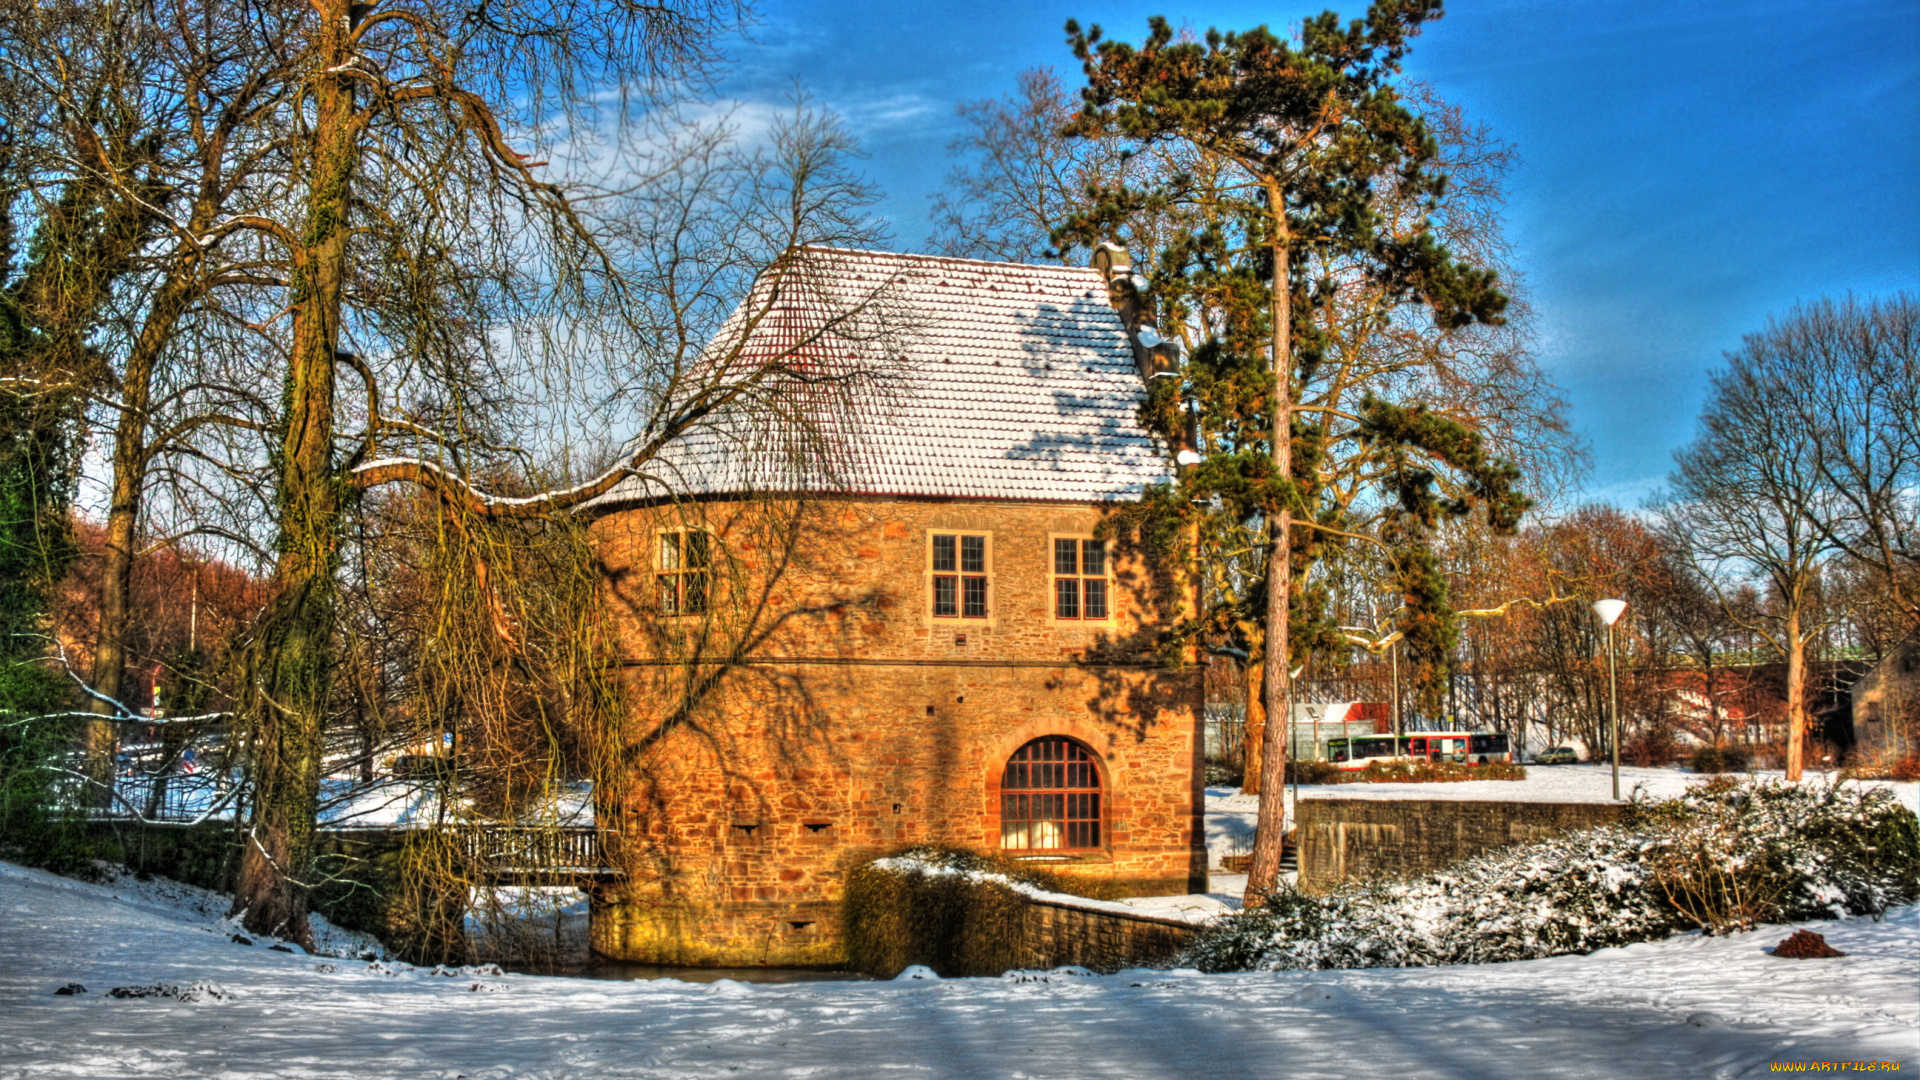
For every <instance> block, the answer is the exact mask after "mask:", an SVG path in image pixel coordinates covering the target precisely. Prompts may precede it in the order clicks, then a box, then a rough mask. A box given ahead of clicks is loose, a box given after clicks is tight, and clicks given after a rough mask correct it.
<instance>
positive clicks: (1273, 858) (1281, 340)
mask: <svg viewBox="0 0 1920 1080" xmlns="http://www.w3.org/2000/svg"><path fill="white" fill-rule="evenodd" d="M1269 198H1270V199H1272V207H1273V211H1272V212H1273V214H1274V216H1275V217H1276V218H1277V219H1278V220H1277V221H1276V222H1275V224H1274V228H1275V235H1274V237H1273V239H1272V241H1271V242H1270V243H1271V247H1272V250H1273V476H1274V480H1275V482H1277V483H1280V484H1288V483H1290V482H1291V480H1292V478H1293V358H1292V333H1293V328H1292V327H1293V324H1292V320H1291V317H1290V316H1291V313H1290V311H1289V310H1288V305H1289V302H1290V300H1291V296H1290V295H1289V292H1288V284H1287V240H1288V237H1287V236H1286V235H1285V231H1284V230H1285V228H1286V217H1285V215H1286V201H1285V199H1284V198H1283V193H1282V192H1280V191H1278V190H1270V192H1269ZM1292 533H1293V508H1292V507H1291V506H1290V505H1285V504H1283V505H1281V506H1280V507H1278V508H1277V509H1276V511H1275V513H1274V515H1273V521H1272V522H1271V524H1270V525H1269V535H1268V541H1269V547H1268V554H1267V629H1266V656H1265V668H1266V670H1265V673H1264V676H1263V682H1264V683H1265V685H1264V686H1263V687H1262V690H1263V695H1262V696H1263V699H1264V704H1265V706H1266V713H1267V724H1266V725H1265V730H1264V731H1263V732H1261V740H1260V746H1261V752H1260V776H1261V778H1262V780H1263V781H1264V780H1266V779H1271V780H1273V781H1274V783H1272V784H1265V783H1263V785H1262V786H1263V788H1271V789H1272V790H1270V791H1264V792H1263V794H1262V796H1261V799H1260V817H1259V824H1258V825H1257V826H1256V831H1255V833H1254V842H1253V860H1252V863H1251V865H1250V866H1249V867H1248V869H1247V891H1246V903H1247V905H1248V906H1252V905H1253V904H1255V903H1258V902H1259V901H1260V899H1261V898H1262V897H1264V896H1265V895H1266V894H1267V893H1269V892H1272V891H1273V888H1274V886H1275V885H1276V884H1278V883H1279V880H1280V856H1281V854H1282V849H1283V847H1284V845H1285V841H1286V794H1285V788H1284V786H1283V785H1284V782H1285V778H1286V775H1287V739H1286V735H1287V731H1288V729H1289V728H1290V727H1291V726H1292V723H1293V686H1292V681H1291V673H1290V672H1289V670H1288V665H1289V663H1290V662H1291V660H1292V652H1293V650H1292V649H1291V648H1290V643H1289V641H1288V618H1287V616H1288V604H1289V602H1290V601H1291V599H1292V597H1293V551H1292V543H1291V541H1292Z"/></svg>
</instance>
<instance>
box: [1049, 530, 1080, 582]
mask: <svg viewBox="0 0 1920 1080" xmlns="http://www.w3.org/2000/svg"><path fill="white" fill-rule="evenodd" d="M1053 572H1054V573H1056V574H1077V573H1079V572H1080V541H1078V540H1069V539H1066V538H1064V537H1059V538H1056V539H1055V540H1054V541H1053Z"/></svg>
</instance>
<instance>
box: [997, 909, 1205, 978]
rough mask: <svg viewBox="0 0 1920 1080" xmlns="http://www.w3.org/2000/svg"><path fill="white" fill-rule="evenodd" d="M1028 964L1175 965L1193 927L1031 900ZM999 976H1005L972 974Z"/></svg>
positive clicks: (1107, 968)
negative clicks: (1176, 958) (1175, 960)
mask: <svg viewBox="0 0 1920 1080" xmlns="http://www.w3.org/2000/svg"><path fill="white" fill-rule="evenodd" d="M1021 922H1022V927H1021V928H1022V931H1023V932H1024V940H1023V941H1022V943H1021V948H1022V951H1023V952H1024V953H1025V955H1026V960H1025V963H1026V966H1027V967H1029V968H1033V969H1037V970H1045V969H1047V968H1055V967H1060V966H1061V965H1063V964H1078V965H1079V966H1081V967H1084V968H1090V969H1092V970H1094V971H1100V972H1112V971H1118V970H1120V969H1122V968H1129V967H1153V966H1155V965H1164V964H1169V963H1171V962H1172V961H1173V960H1174V958H1175V957H1177V956H1179V955H1180V953H1181V950H1183V949H1185V948H1186V947H1187V943H1188V942H1190V941H1191V940H1193V926H1192V925H1191V924H1189V923H1184V922H1177V921H1175V920H1172V919H1156V918H1153V917H1151V916H1147V915H1122V914H1119V913H1118V912H1107V911H1093V910H1089V909H1087V908H1078V907H1067V906H1065V905H1062V904H1050V903H1047V902H1045V901H1041V900H1034V901H1029V902H1028V904H1027V908H1026V912H1025V917H1024V918H1023V919H1022V920H1021ZM968 974H980V975H997V974H999V972H969V973H968Z"/></svg>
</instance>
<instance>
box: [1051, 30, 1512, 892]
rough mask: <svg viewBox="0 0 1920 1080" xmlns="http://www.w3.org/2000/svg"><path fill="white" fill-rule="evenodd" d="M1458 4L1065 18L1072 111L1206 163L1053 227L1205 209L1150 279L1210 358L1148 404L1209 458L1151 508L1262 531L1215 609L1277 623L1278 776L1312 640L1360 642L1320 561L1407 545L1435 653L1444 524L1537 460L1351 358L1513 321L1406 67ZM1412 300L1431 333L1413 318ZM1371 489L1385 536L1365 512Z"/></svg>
mask: <svg viewBox="0 0 1920 1080" xmlns="http://www.w3.org/2000/svg"><path fill="white" fill-rule="evenodd" d="M1440 11H1441V5H1440V3H1439V2H1438V0H1381V2H1378V3H1375V4H1374V5H1373V6H1372V7H1371V8H1370V10H1369V11H1368V14H1367V16H1366V17H1365V18H1363V19H1356V20H1353V21H1351V22H1349V23H1346V24H1344V25H1343V24H1342V23H1341V21H1340V19H1339V17H1338V16H1337V15H1335V14H1334V13H1333V12H1330V11H1329V12H1324V13H1322V14H1321V15H1319V16H1316V17H1314V18H1311V19H1308V20H1306V22H1305V23H1304V24H1303V25H1302V28H1301V34H1300V41H1299V44H1298V45H1295V44H1292V43H1289V42H1287V41H1284V40H1282V39H1280V38H1278V37H1276V36H1275V35H1274V34H1272V33H1271V32H1270V31H1268V30H1267V29H1266V28H1265V27H1256V28H1255V29H1253V30H1250V31H1246V32H1242V33H1231V32H1227V33H1223V32H1220V31H1217V30H1209V31H1208V32H1207V34H1206V36H1205V38H1204V40H1186V39H1180V38H1176V35H1175V34H1174V32H1173V30H1172V28H1171V27H1170V26H1169V25H1168V23H1167V22H1166V20H1165V19H1162V18H1155V19H1153V20H1151V21H1150V30H1149V33H1148V36H1147V38H1146V40H1145V41H1144V42H1143V43H1142V44H1141V45H1140V46H1138V47H1135V46H1133V45H1129V44H1126V43H1124V42H1117V41H1108V40H1103V39H1102V35H1101V31H1100V29H1099V28H1098V27H1092V28H1090V29H1088V30H1086V31H1084V32H1083V31H1081V29H1080V28H1079V26H1078V25H1077V24H1075V23H1072V22H1070V23H1068V24H1067V32H1068V34H1069V40H1070V42H1071V44H1072V46H1073V49H1074V51H1075V53H1076V55H1077V56H1078V57H1079V58H1080V59H1081V61H1082V64H1083V69H1084V71H1085V73H1086V79H1087V85H1086V87H1085V88H1084V90H1083V91H1082V97H1083V100H1084V105H1083V107H1082V109H1081V111H1080V113H1079V115H1078V116H1077V117H1076V118H1075V120H1074V121H1073V122H1072V123H1071V124H1070V125H1069V127H1068V133H1069V134H1070V135H1080V136H1095V135H1097V136H1102V137H1109V138H1111V137H1114V136H1119V137H1123V138H1128V139H1132V140H1136V141H1138V142H1139V143H1140V144H1142V145H1143V146H1147V145H1165V144H1173V145H1175V146H1177V147H1178V148H1179V149H1178V152H1177V154H1176V157H1177V158H1180V159H1182V160H1189V161H1191V162H1192V163H1193V168H1192V169H1190V170H1188V171H1183V172H1180V173H1178V174H1176V175H1171V176H1165V177H1161V178H1158V180H1157V182H1155V183H1153V184H1151V185H1148V186H1144V187H1124V186H1119V187H1112V188H1106V189H1101V190H1094V191H1091V192H1090V194H1091V195H1092V196H1093V202H1092V205H1091V206H1090V207H1089V208H1088V209H1087V210H1085V211H1084V212H1082V213H1080V214H1077V215H1075V217H1074V218H1073V219H1072V220H1071V221H1069V223H1068V224H1067V225H1066V226H1065V227H1063V228H1062V229H1061V230H1060V231H1059V233H1058V234H1057V236H1056V242H1058V243H1061V244H1063V245H1064V244H1068V243H1076V244H1086V245H1091V244H1093V243H1096V242H1099V241H1101V240H1110V241H1121V242H1124V241H1125V240H1126V239H1127V233H1128V229H1129V224H1130V222H1132V221H1134V220H1136V219H1138V218H1140V217H1143V216H1150V217H1155V218H1157V219H1160V231H1161V235H1163V236H1165V235H1168V231H1167V230H1166V229H1165V220H1164V219H1165V218H1167V217H1168V216H1173V217H1175V218H1177V219H1180V220H1182V221H1184V223H1185V227H1184V228H1182V229H1178V230H1173V231H1172V235H1173V236H1174V237H1175V239H1173V240H1172V241H1170V242H1168V243H1166V244H1165V246H1163V247H1162V248H1161V249H1160V250H1159V252H1158V255H1157V260H1156V262H1155V264H1154V265H1153V266H1152V267H1151V268H1150V270H1149V278H1148V290H1149V299H1150V301H1151V302H1152V303H1153V304H1155V305H1156V306H1157V307H1158V309H1159V314H1160V317H1161V319H1162V321H1163V323H1166V324H1168V325H1172V326H1178V327H1180V328H1181V329H1182V336H1185V337H1187V338H1189V340H1190V343H1191V345H1192V358H1191V361H1190V362H1189V363H1188V364H1187V365H1186V368H1185V370H1184V371H1183V377H1182V378H1181V379H1178V380H1175V379H1161V380H1155V384H1156V385H1155V386H1154V387H1153V389H1152V391H1151V394H1150V399H1149V401H1148V403H1147V405H1146V406H1145V407H1144V414H1145V419H1146V420H1147V422H1148V424H1149V425H1150V426H1152V427H1154V428H1155V429H1157V430H1158V431H1160V432H1161V433H1162V434H1163V435H1165V436H1166V437H1167V438H1168V439H1169V441H1170V442H1171V443H1173V444H1174V445H1183V444H1185V443H1187V442H1189V441H1192V442H1195V443H1198V444H1199V445H1196V446H1190V447H1188V448H1189V449H1193V450H1195V451H1196V452H1199V453H1200V461H1199V463H1198V464H1196V465H1194V466H1192V467H1191V468H1188V469H1186V470H1183V473H1182V476H1181V479H1180V482H1179V484H1178V486H1177V488H1174V489H1169V490H1165V491H1162V492H1158V493H1156V495H1155V496H1154V497H1152V498H1150V499H1149V500H1148V503H1147V505H1146V507H1145V508H1144V509H1143V513H1144V514H1145V516H1147V517H1148V518H1152V517H1155V516H1158V517H1160V518H1161V519H1162V521H1163V522H1165V521H1166V520H1168V519H1172V518H1180V519H1187V520H1192V519H1195V518H1199V519H1201V521H1200V524H1201V527H1202V529H1203V530H1208V529H1210V530H1213V531H1215V532H1223V533H1229V534H1233V533H1237V534H1243V535H1250V536H1257V537H1259V538H1260V539H1259V540H1258V541H1257V542H1256V550H1257V551H1259V553H1260V554H1264V559H1260V558H1255V559H1251V560H1243V561H1242V563H1241V565H1240V568H1239V571H1238V576H1239V577H1241V578H1245V577H1247V576H1248V575H1258V576H1260V577H1263V578H1264V581H1263V582H1262V586H1263V587H1262V588H1260V589H1258V590H1257V592H1256V591H1255V590H1252V589H1246V588H1242V589H1241V596H1240V600H1239V603H1238V604H1237V605H1229V606H1227V607H1225V608H1220V609H1216V612H1217V613H1216V616H1215V618H1216V620H1217V621H1219V622H1222V623H1236V624H1238V628H1239V632H1240V633H1241V634H1242V635H1243V636H1244V637H1246V638H1249V639H1252V638H1257V639H1258V641H1259V642H1260V644H1261V645H1262V647H1263V651H1264V657H1263V660H1262V665H1261V671H1260V675H1259V678H1260V681H1261V683H1262V686H1261V689H1260V695H1259V696H1260V698H1261V701H1262V703H1263V704H1264V712H1265V715H1266V716H1268V717H1275V718H1279V723H1277V724H1272V725H1268V726H1266V728H1265V732H1264V737H1263V739H1262V742H1261V747H1260V759H1259V763H1260V766H1261V772H1262V773H1263V774H1264V775H1265V776H1267V777H1272V778H1276V779H1277V778H1278V777H1280V776H1282V775H1283V774H1284V766H1285V755H1286V743H1285V731H1286V723H1285V720H1286V718H1287V717H1288V716H1289V715H1290V713H1291V685H1290V684H1291V677H1292V674H1293V669H1294V668H1295V667H1296V666H1297V664H1296V659H1295V658H1296V656H1298V655H1305V654H1306V653H1308V652H1309V651H1311V650H1313V649H1315V648H1326V647H1331V646H1334V645H1337V644H1343V643H1344V639H1343V638H1342V637H1341V636H1340V633H1339V631H1338V630H1337V629H1336V628H1334V627H1331V626H1329V625H1327V623H1326V622H1325V621H1324V620H1322V619H1320V618H1318V612H1319V611H1320V610H1321V609H1322V607H1323V606H1324V604H1325V599H1326V598H1325V597H1324V595H1321V594H1320V592H1319V590H1317V589H1315V588H1313V587H1312V586H1311V584H1310V582H1309V581H1308V571H1309V570H1310V569H1311V567H1313V566H1314V565H1315V564H1316V563H1317V562H1318V561H1319V560H1322V559H1324V558H1326V557H1327V556H1328V555H1329V554H1330V551H1329V546H1330V545H1338V544H1351V543H1365V544H1374V545H1380V546H1383V547H1384V548H1385V549H1386V551H1385V561H1386V562H1387V563H1388V564H1389V565H1390V566H1391V568H1392V570H1391V573H1392V577H1393V583H1394V586H1395V587H1396V588H1397V589H1398V591H1399V592H1400V593H1401V596H1402V600H1403V604H1404V611H1405V614H1404V616H1403V618H1402V620H1401V631H1400V632H1401V633H1402V634H1404V635H1405V636H1406V637H1407V638H1408V639H1409V640H1410V643H1411V645H1412V647H1413V651H1414V653H1415V654H1416V656H1418V657H1421V658H1423V659H1424V660H1425V661H1426V665H1425V666H1426V668H1427V670H1428V671H1429V673H1431V672H1433V671H1436V670H1438V667H1439V662H1440V661H1441V659H1442V658H1443V657H1444V654H1445V651H1446V649H1447V648H1448V647H1449V645H1450V642H1451V637H1450V635H1451V632H1452V631H1451V618H1450V616H1451V612H1450V611H1449V610H1448V608H1447V605H1446V589H1445V583H1444V579H1443V578H1442V577H1441V575H1440V572H1439V568H1438V561H1437V560H1436V559H1435V558H1434V557H1433V555H1432V553H1431V551H1430V550H1429V544H1428V542H1429V538H1430V537H1431V534H1432V530H1433V528H1434V526H1435V525H1436V523H1437V522H1438V521H1439V520H1441V519H1442V518H1444V517H1448V516H1460V515H1464V514H1466V513H1468V512H1469V511H1471V510H1472V509H1473V508H1474V507H1476V506H1482V507H1485V508H1486V510H1487V511H1488V513H1489V515H1490V516H1491V517H1492V519H1493V521H1494V523H1495V524H1496V525H1500V526H1503V527H1511V526H1512V525H1514V524H1515V523H1517V521H1518V519H1519V516H1520V514H1521V513H1522V512H1523V511H1524V509H1525V507H1526V505H1527V503H1526V500H1525V498H1524V497H1522V496H1521V495H1520V494H1519V492H1518V480H1519V475H1518V470H1517V469H1516V468H1515V467H1513V466H1512V465H1511V464H1509V463H1506V462H1504V461H1500V460H1497V459H1495V458H1493V457H1492V456H1490V455H1489V454H1488V453H1487V452H1486V450H1485V447H1484V445H1483V442H1482V439H1481V437H1480V435H1479V434H1478V432H1476V431H1475V430H1473V428H1472V427H1471V426H1470V425H1469V424H1466V423H1463V422H1461V421H1460V420H1459V419H1456V418H1453V417H1450V416H1448V415H1446V414H1445V413H1443V412H1440V411H1436V410H1433V409H1429V408H1426V407H1423V406H1422V405H1421V404H1420V403H1419V402H1417V401H1415V402H1412V403H1407V402H1404V401H1402V400H1396V398H1397V397H1399V396H1401V395H1404V394H1406V392H1407V391H1409V390H1411V391H1413V392H1414V393H1415V394H1417V393H1418V391H1419V390H1420V380H1419V378H1418V377H1416V376H1407V377H1399V378H1387V379H1381V380H1368V379H1366V378H1359V379H1356V378H1355V376H1356V375H1357V374H1359V373H1362V372H1364V371H1366V370H1367V369H1368V365H1369V363H1370V362H1371V361H1374V360H1377V359H1379V355H1380V353H1381V352H1382V351H1383V350H1384V351H1385V352H1387V353H1396V352H1399V353H1403V354H1404V358H1405V361H1406V362H1405V363H1404V364H1395V363H1393V362H1392V361H1391V360H1389V363H1388V364H1387V365H1386V366H1387V367H1388V368H1390V369H1397V370H1399V371H1401V372H1403V373H1405V372H1408V371H1417V370H1418V369H1419V367H1420V364H1421V362H1422V356H1423V355H1424V354H1426V352H1427V351H1428V350H1429V349H1430V348H1431V347H1432V341H1433V340H1434V337H1433V335H1436V334H1437V335H1438V336H1439V337H1441V338H1444V337H1445V336H1447V335H1450V334H1454V333H1457V332H1460V331H1464V330H1466V329H1468V328H1470V327H1473V326H1475V325H1476V324H1478V325H1495V324H1498V323H1500V322H1501V321H1502V320H1503V318H1504V312H1505V309H1506V306H1507V303H1508V299H1507V296H1506V294H1505V293H1504V292H1503V291H1502V290H1501V289H1500V287H1499V284H1498V282H1497V280H1496V275H1495V274H1494V273H1493V272H1492V271H1491V270H1489V269H1486V268H1484V267H1482V266H1478V265H1475V264H1473V263H1472V262H1469V261H1466V260H1463V259H1459V258H1456V257H1455V256H1454V255H1453V253H1452V252H1451V251H1450V250H1449V248H1448V246H1447V244H1446V243H1445V242H1444V241H1443V240H1442V238H1441V234H1440V232H1439V231H1438V230H1437V229H1436V228H1435V227H1434V222H1433V215H1434V214H1435V212H1436V210H1437V208H1438V207H1439V206H1440V204H1441V201H1442V199H1443V197H1444V195H1445V193H1446V186H1447V177H1446V176H1445V175H1444V173H1443V172H1442V170H1440V169H1439V168H1437V167H1436V158H1437V156H1438V146H1437V144H1436V140H1435V139H1434V137H1433V135H1432V133H1431V132H1430V131H1429V130H1428V126H1427V124H1426V122H1425V121H1424V119H1423V118H1422V117H1421V116H1420V115H1419V114H1417V113H1416V112H1415V111H1414V110H1413V109H1411V108H1410V107H1409V106H1408V104H1407V102H1406V100H1405V98H1404V96H1403V94H1402V92H1401V90H1400V88H1399V87H1398V86H1397V85H1396V83H1395V76H1397V75H1398V74H1399V73H1400V65H1401V61H1402V59H1403V57H1404V56H1405V55H1406V52H1407V49H1408V43H1409V39H1410V38H1411V37H1412V36H1413V35H1415V34H1417V33H1418V32H1419V31H1420V29H1421V27H1422V26H1423V25H1424V23H1425V22H1427V21H1428V20H1430V19H1433V18H1437V17H1438V16H1439V15H1440ZM1416 313H1417V317H1418V318H1419V319H1420V320H1423V321H1424V322H1425V324H1426V325H1425V326H1424V327H1418V328H1417V329H1418V330H1424V331H1427V333H1426V334H1421V333H1418V332H1415V333H1409V332H1408V331H1410V330H1415V329H1416V327H1415V324H1414V322H1413V321H1412V320H1413V319H1414V318H1415V314H1416ZM1196 411H1197V415H1196ZM1362 512H1365V514H1366V516H1367V519H1368V521H1369V522H1370V524H1371V526H1372V529H1371V533H1370V534H1369V535H1363V534H1362V533H1360V532H1357V531H1356V529H1355V523H1356V516H1357V515H1359V514H1361V513H1362ZM1166 531H1168V530H1164V529H1163V530H1162V532H1163V533H1165V532H1166ZM1226 576H1228V577H1234V576H1235V574H1234V573H1231V572H1230V573H1229V574H1228V575H1226ZM1222 628H1223V627H1222V626H1219V625H1216V626H1215V627H1214V628H1213V629H1215V630H1219V629H1222ZM1260 826H1261V827H1260V830H1259V834H1258V840H1257V842H1256V847H1255V851H1254V857H1253V865H1252V868H1251V871H1250V876H1249V879H1248V894H1249V896H1250V897H1257V896H1258V895H1260V894H1263V893H1264V892H1266V891H1267V890H1268V889H1270V888H1271V887H1272V885H1273V883H1274V881H1275V880H1276V878H1277V875H1278V870H1279V861H1280V850H1281V840H1282V835H1281V834H1282V828H1283V819H1282V812H1281V801H1280V800H1279V799H1277V798H1276V799H1267V800H1264V801H1263V802H1262V810H1261V821H1260Z"/></svg>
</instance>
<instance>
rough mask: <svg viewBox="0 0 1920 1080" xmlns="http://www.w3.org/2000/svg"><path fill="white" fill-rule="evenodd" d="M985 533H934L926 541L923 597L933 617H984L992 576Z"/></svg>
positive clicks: (989, 552) (988, 543)
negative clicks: (925, 581)
mask: <svg viewBox="0 0 1920 1080" xmlns="http://www.w3.org/2000/svg"><path fill="white" fill-rule="evenodd" d="M991 539H992V538H991V537H990V536H989V535H988V534H986V533H969V532H935V533H930V534H929V535H928V543H927V583H928V584H927V587H928V592H929V595H928V597H927V599H928V603H929V606H930V608H931V610H932V612H933V617H934V618H936V619H984V618H986V617H987V612H988V611H989V610H991V609H990V607H989V598H988V583H989V581H990V579H991V578H992V576H993V562H992V559H993V545H992V543H991Z"/></svg>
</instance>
